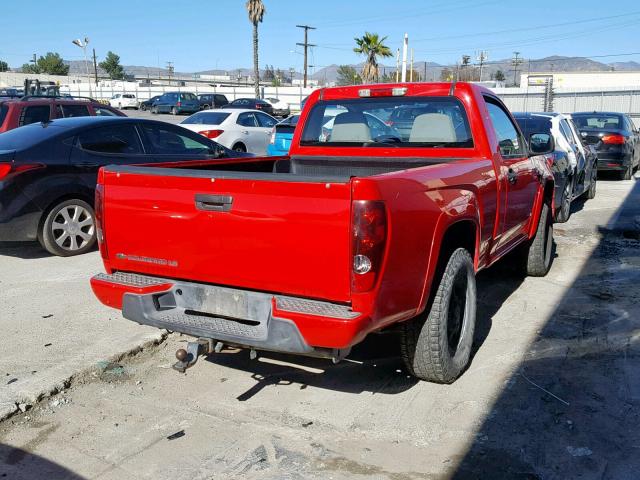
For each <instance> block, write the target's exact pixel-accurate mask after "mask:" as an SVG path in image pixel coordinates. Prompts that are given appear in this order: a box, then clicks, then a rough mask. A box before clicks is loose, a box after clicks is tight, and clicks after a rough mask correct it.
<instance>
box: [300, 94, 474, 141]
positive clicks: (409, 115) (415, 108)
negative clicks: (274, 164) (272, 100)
mask: <svg viewBox="0 0 640 480" xmlns="http://www.w3.org/2000/svg"><path fill="white" fill-rule="evenodd" d="M300 144H301V145H302V146H320V145H321V146H326V147H334V146H335V147H338V146H352V147H362V146H389V145H393V146H396V147H431V148H472V147H473V138H472V136H471V129H470V127H469V120H468V117H467V114H466V112H465V109H464V106H463V105H462V103H461V102H460V101H459V100H458V99H457V98H454V97H378V98H368V97H367V98H357V99H345V100H327V101H320V102H318V103H316V104H315V105H314V106H313V107H312V109H311V112H310V113H309V116H308V117H307V121H306V122H305V127H304V131H303V133H302V138H301V141H300Z"/></svg>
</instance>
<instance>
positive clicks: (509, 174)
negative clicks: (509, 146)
mask: <svg viewBox="0 0 640 480" xmlns="http://www.w3.org/2000/svg"><path fill="white" fill-rule="evenodd" d="M507 180H509V183H510V184H512V185H513V184H514V183H516V182H517V181H518V174H517V173H516V172H515V171H514V170H513V168H510V169H509V170H508V171H507Z"/></svg>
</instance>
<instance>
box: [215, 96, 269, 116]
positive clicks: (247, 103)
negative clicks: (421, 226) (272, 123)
mask: <svg viewBox="0 0 640 480" xmlns="http://www.w3.org/2000/svg"><path fill="white" fill-rule="evenodd" d="M224 108H248V109H252V110H260V111H262V112H264V113H268V114H269V115H271V116H273V105H271V104H270V103H269V102H265V101H264V100H260V99H259V98H236V99H235V100H234V101H233V102H231V103H230V104H228V105H225V107H224Z"/></svg>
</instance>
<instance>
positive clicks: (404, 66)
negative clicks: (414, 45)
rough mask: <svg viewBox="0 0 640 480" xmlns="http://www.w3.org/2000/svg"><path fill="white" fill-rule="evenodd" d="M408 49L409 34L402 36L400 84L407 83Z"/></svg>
mask: <svg viewBox="0 0 640 480" xmlns="http://www.w3.org/2000/svg"><path fill="white" fill-rule="evenodd" d="M408 48H409V34H408V33H405V34H404V42H403V43H402V83H404V82H406V81H407V49H408Z"/></svg>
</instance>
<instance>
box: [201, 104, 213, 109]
mask: <svg viewBox="0 0 640 480" xmlns="http://www.w3.org/2000/svg"><path fill="white" fill-rule="evenodd" d="M210 108H211V107H210V106H209V105H206V104H205V105H203V106H202V109H203V110H209V109H210Z"/></svg>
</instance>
